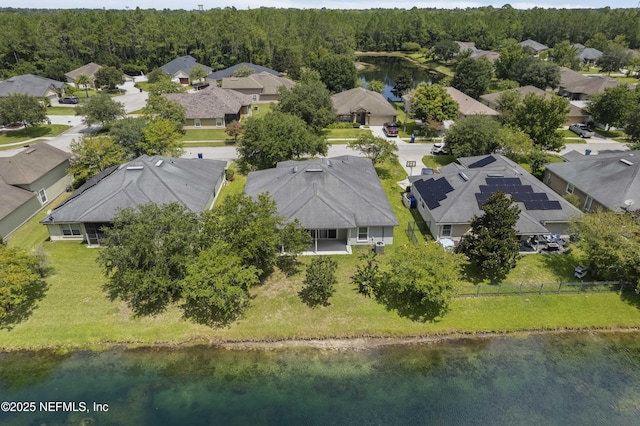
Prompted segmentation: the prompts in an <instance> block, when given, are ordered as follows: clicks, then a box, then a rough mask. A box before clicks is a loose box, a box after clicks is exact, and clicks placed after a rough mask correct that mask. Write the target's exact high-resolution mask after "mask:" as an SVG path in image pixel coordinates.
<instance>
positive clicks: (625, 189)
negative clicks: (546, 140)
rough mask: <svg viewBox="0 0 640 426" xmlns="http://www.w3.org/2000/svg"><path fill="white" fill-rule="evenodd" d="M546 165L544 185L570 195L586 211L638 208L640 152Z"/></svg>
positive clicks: (574, 158) (574, 155)
mask: <svg viewBox="0 0 640 426" xmlns="http://www.w3.org/2000/svg"><path fill="white" fill-rule="evenodd" d="M570 154H572V155H565V156H563V158H564V159H565V160H570V161H565V162H563V163H551V164H547V165H546V166H545V173H544V178H543V179H544V183H546V184H547V185H548V186H549V187H550V188H551V189H553V190H554V191H555V192H557V193H558V194H560V195H565V194H573V195H575V196H577V197H578V200H579V201H580V205H581V206H582V208H584V209H585V210H587V211H590V210H597V209H607V210H611V211H614V212H624V211H637V210H639V209H640V151H619V152H608V153H602V152H601V153H598V154H597V155H583V154H580V153H577V152H574V151H572V152H571V153H570Z"/></svg>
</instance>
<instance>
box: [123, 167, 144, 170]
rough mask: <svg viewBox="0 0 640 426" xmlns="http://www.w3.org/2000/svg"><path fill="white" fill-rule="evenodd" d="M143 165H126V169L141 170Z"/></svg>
mask: <svg viewBox="0 0 640 426" xmlns="http://www.w3.org/2000/svg"><path fill="white" fill-rule="evenodd" d="M142 169H144V166H127V170H142Z"/></svg>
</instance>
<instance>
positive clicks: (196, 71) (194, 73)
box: [189, 65, 208, 82]
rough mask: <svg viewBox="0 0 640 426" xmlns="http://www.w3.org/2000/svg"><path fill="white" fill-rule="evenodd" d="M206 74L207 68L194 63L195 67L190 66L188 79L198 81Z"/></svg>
mask: <svg viewBox="0 0 640 426" xmlns="http://www.w3.org/2000/svg"><path fill="white" fill-rule="evenodd" d="M207 74H208V72H207V70H206V69H205V68H204V67H203V66H202V65H196V66H195V67H193V68H191V72H190V73H189V79H190V80H191V82H194V81H195V82H198V81H201V80H202V79H203V78H205V77H206V76H207Z"/></svg>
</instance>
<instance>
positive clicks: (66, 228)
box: [60, 223, 81, 237]
mask: <svg viewBox="0 0 640 426" xmlns="http://www.w3.org/2000/svg"><path fill="white" fill-rule="evenodd" d="M60 229H61V230H62V235H64V236H65V237H71V236H74V235H81V233H80V224H79V223H61V224H60Z"/></svg>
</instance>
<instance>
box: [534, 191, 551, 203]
mask: <svg viewBox="0 0 640 426" xmlns="http://www.w3.org/2000/svg"><path fill="white" fill-rule="evenodd" d="M531 199H532V200H538V201H546V200H548V199H549V197H547V194H545V193H544V192H532V193H531Z"/></svg>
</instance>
